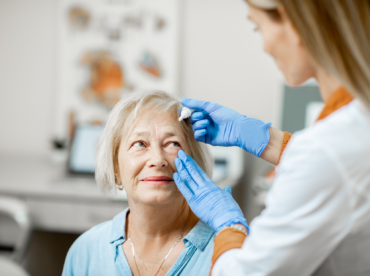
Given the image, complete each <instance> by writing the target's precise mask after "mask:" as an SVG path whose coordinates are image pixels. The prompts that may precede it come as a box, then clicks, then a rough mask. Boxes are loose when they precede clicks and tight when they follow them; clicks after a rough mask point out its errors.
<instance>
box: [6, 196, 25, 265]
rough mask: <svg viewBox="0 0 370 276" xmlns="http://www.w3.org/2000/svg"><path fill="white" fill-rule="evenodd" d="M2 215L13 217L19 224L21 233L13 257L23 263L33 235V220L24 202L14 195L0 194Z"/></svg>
mask: <svg viewBox="0 0 370 276" xmlns="http://www.w3.org/2000/svg"><path fill="white" fill-rule="evenodd" d="M0 215H3V216H7V217H9V218H11V219H13V220H14V221H15V222H16V223H17V225H18V226H19V230H20V231H19V235H18V237H17V239H16V242H15V245H14V251H13V254H12V259H13V260H14V261H16V262H18V263H21V261H22V258H23V257H24V254H25V251H26V249H27V245H28V242H29V239H30V236H31V230H32V225H31V220H30V216H29V212H28V208H27V206H26V204H25V203H24V202H22V201H21V200H18V199H16V198H12V197H5V196H0Z"/></svg>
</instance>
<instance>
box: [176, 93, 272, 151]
mask: <svg viewBox="0 0 370 276" xmlns="http://www.w3.org/2000/svg"><path fill="white" fill-rule="evenodd" d="M181 103H182V105H183V106H186V107H188V108H192V109H196V110H197V111H195V112H194V113H193V114H192V115H191V117H190V123H191V124H192V125H193V130H194V138H195V140H197V141H199V142H204V143H207V144H210V145H212V146H224V147H231V146H237V147H240V148H242V149H244V150H245V151H247V152H250V153H252V154H253V155H255V156H257V157H260V155H261V153H262V152H263V150H264V149H265V147H266V146H267V144H268V143H269V141H270V132H269V130H268V129H269V127H270V126H271V123H264V122H262V121H259V120H256V119H252V118H248V117H247V116H244V115H241V114H239V113H238V112H236V111H234V110H232V109H230V108H227V107H224V106H222V105H219V104H216V103H212V102H204V101H199V100H194V99H181Z"/></svg>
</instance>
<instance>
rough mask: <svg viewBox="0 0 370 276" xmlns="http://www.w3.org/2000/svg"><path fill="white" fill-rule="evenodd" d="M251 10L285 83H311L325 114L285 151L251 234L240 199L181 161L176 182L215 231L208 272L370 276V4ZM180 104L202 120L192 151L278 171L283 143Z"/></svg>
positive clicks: (284, 4) (264, 4) (279, 136)
mask: <svg viewBox="0 0 370 276" xmlns="http://www.w3.org/2000/svg"><path fill="white" fill-rule="evenodd" d="M247 2H248V4H249V15H248V17H249V19H250V20H251V21H252V22H254V23H255V24H256V28H257V29H258V30H259V31H260V32H261V35H262V38H263V43H264V50H265V51H266V52H267V53H268V54H270V55H271V56H272V57H273V58H274V60H275V61H276V63H277V65H278V67H279V68H280V70H281V71H282V73H283V74H284V76H285V79H286V81H287V82H288V83H289V84H291V85H299V84H302V83H303V82H305V81H306V80H308V79H309V78H311V77H313V78H316V80H317V81H318V83H319V85H320V90H321V95H322V98H323V100H324V101H325V102H326V105H327V106H326V107H327V109H326V113H323V114H322V116H321V119H322V120H321V121H320V122H318V123H316V124H315V125H314V126H313V127H311V128H309V129H306V130H304V131H301V132H299V133H297V134H296V135H295V136H294V137H293V138H292V139H291V141H290V142H289V143H288V145H287V148H286V149H285V150H284V153H283V155H282V158H281V161H280V165H279V170H278V175H277V178H276V180H275V183H274V185H273V187H272V190H271V191H270V193H269V195H268V197H267V203H266V205H267V207H266V209H265V210H264V211H263V213H262V214H261V215H260V216H259V217H258V218H256V219H255V220H254V221H253V222H252V224H251V226H250V232H249V233H248V232H247V231H248V229H247V228H246V227H244V225H243V224H244V222H243V216H242V214H241V213H240V212H238V211H237V210H236V209H233V206H235V207H236V203H235V201H233V200H232V198H230V196H229V195H228V194H227V193H225V192H224V191H222V190H221V189H217V187H216V185H215V184H214V183H213V182H212V181H211V180H210V179H209V178H208V177H207V176H206V175H205V174H204V173H203V171H202V169H201V168H200V167H198V166H197V164H196V163H195V162H194V161H193V160H192V159H190V158H189V157H188V156H187V154H186V153H185V152H183V151H179V158H178V159H176V160H175V165H176V167H177V171H178V173H175V174H174V180H175V182H176V184H177V185H178V187H179V189H180V191H181V192H182V193H183V194H184V196H185V198H186V200H187V201H188V202H189V204H190V207H191V209H192V210H193V212H194V213H195V214H196V215H197V216H198V217H199V218H200V219H202V220H203V221H206V222H207V223H208V224H209V225H210V226H211V227H212V228H213V229H214V230H215V231H216V234H215V244H214V252H213V258H212V263H213V265H214V266H213V268H212V272H211V274H212V275H214V276H220V275H284V276H285V275H300V276H301V275H302V276H304V275H323V276H330V275H343V276H344V275H351V276H352V275H370V255H369V253H368V251H369V248H370V231H369V228H370V138H369V137H370V54H369V53H370V52H369V47H370V1H365V0H247ZM347 91H348V92H347ZM348 93H350V94H351V95H352V96H349V95H348ZM353 98H354V100H352V99H353ZM182 103H183V105H185V106H187V107H190V108H195V109H197V111H200V112H195V113H193V115H192V116H191V122H192V124H193V129H194V130H195V137H196V139H197V140H199V141H203V142H205V143H209V144H211V145H219V146H239V147H241V148H243V149H245V150H246V151H248V152H251V153H253V154H255V155H256V156H259V157H262V158H264V159H266V160H268V161H270V162H272V163H274V164H277V163H278V160H279V156H280V153H281V151H282V148H284V140H285V142H287V140H289V135H287V134H284V133H283V132H281V131H279V130H277V129H274V128H272V127H271V124H265V123H263V122H260V121H258V120H255V119H251V118H248V117H246V116H243V115H240V114H238V113H237V112H235V111H233V110H231V109H228V108H226V107H222V106H221V105H218V104H214V103H210V102H202V101H197V100H191V99H183V100H182ZM347 103H348V104H347ZM328 107H330V108H328ZM330 113H331V114H330ZM248 234H250V235H249V237H247V235H248Z"/></svg>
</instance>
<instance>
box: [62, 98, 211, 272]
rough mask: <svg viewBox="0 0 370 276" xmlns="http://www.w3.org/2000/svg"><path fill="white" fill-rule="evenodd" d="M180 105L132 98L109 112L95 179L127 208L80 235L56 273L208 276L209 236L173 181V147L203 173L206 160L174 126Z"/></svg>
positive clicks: (184, 129)
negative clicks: (121, 193) (122, 195)
mask: <svg viewBox="0 0 370 276" xmlns="http://www.w3.org/2000/svg"><path fill="white" fill-rule="evenodd" d="M179 108H180V101H179V100H177V99H176V98H174V97H173V96H171V95H169V94H167V93H165V92H146V93H140V92H135V93H133V94H132V96H130V97H129V98H125V99H122V100H121V101H120V102H119V103H117V104H116V106H115V107H114V109H113V110H112V112H111V114H110V116H109V119H108V122H107V125H106V127H105V130H104V132H103V134H102V137H101V140H100V143H99V148H98V155H97V156H98V158H97V167H96V180H97V182H98V184H99V185H100V186H101V187H102V188H103V189H104V190H112V189H123V188H124V189H125V191H126V193H127V198H128V205H129V208H127V209H126V210H124V211H122V212H121V213H120V214H118V215H117V216H115V217H114V218H113V220H111V221H107V222H104V223H102V224H99V225H97V226H95V227H93V228H92V229H90V230H89V231H87V232H86V233H84V234H83V235H82V236H80V237H79V238H78V239H77V240H76V241H75V243H74V244H73V245H72V247H71V248H70V250H69V252H68V255H67V258H66V261H65V265H64V270H63V275H151V276H152V275H180V274H182V275H208V274H209V271H210V265H211V256H212V250H213V239H212V236H213V230H212V229H211V228H210V227H209V226H207V225H206V224H205V223H204V222H202V221H200V220H199V219H198V218H197V217H196V216H195V215H194V213H193V212H192V211H191V209H190V208H189V205H188V203H187V202H186V200H185V199H184V197H183V196H182V194H181V193H180V192H179V190H178V189H177V187H176V184H175V182H174V180H173V174H174V172H175V171H176V167H175V165H174V161H175V159H176V158H177V153H178V151H179V150H180V149H182V150H184V151H185V152H186V153H187V154H188V155H190V156H192V157H193V158H194V160H195V161H196V162H197V163H198V164H199V165H200V167H202V169H203V170H204V171H205V172H207V173H208V175H210V174H211V170H212V162H211V161H212V158H211V155H210V153H209V151H208V150H207V148H206V146H205V145H204V144H201V143H199V142H197V141H196V140H195V139H194V133H193V131H192V128H191V124H190V123H189V121H188V120H184V121H182V122H179V121H178V112H179Z"/></svg>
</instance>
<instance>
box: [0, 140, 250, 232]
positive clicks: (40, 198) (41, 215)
mask: <svg viewBox="0 0 370 276" xmlns="http://www.w3.org/2000/svg"><path fill="white" fill-rule="evenodd" d="M212 152H213V154H214V156H215V157H216V158H219V159H220V158H224V159H225V160H226V161H227V163H228V166H229V171H230V173H229V174H228V176H227V177H226V178H224V179H221V180H219V181H218V182H217V184H218V185H219V186H220V187H222V188H224V187H225V186H227V185H230V186H231V187H233V186H235V185H236V184H237V183H238V182H239V181H240V178H241V177H242V174H243V168H244V167H243V151H242V150H240V149H238V148H218V147H215V148H212ZM0 194H1V195H9V196H13V197H16V198H18V199H21V200H23V201H24V202H26V204H27V205H28V207H29V210H30V214H31V219H32V222H33V226H34V228H35V229H39V230H44V231H57V232H69V233H82V232H84V231H86V230H88V229H90V228H91V227H93V226H95V225H97V224H99V223H101V222H104V221H107V220H111V219H112V218H113V217H114V216H115V215H116V214H118V213H119V212H121V211H122V210H124V209H125V208H127V207H128V203H127V197H126V194H125V192H124V191H123V192H121V194H119V195H118V196H117V197H108V196H104V195H102V193H101V191H100V190H99V188H98V186H97V184H96V183H95V180H94V179H91V178H90V179H88V178H81V177H80V178H78V177H67V176H66V172H65V168H64V166H63V165H57V164H55V163H53V162H52V161H51V160H50V159H48V158H46V157H37V156H14V155H6V154H1V156H0Z"/></svg>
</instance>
